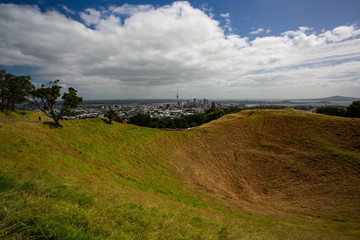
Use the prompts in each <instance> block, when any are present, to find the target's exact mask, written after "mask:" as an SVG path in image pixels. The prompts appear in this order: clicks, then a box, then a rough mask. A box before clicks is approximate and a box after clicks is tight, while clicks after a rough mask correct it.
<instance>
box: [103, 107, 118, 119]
mask: <svg viewBox="0 0 360 240" xmlns="http://www.w3.org/2000/svg"><path fill="white" fill-rule="evenodd" d="M104 116H105V117H106V118H108V119H109V123H111V121H112V120H114V119H115V118H116V117H117V114H116V112H115V111H114V110H113V109H112V108H109V110H108V111H107V112H106V113H105V115H104Z"/></svg>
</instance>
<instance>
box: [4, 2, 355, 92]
mask: <svg viewBox="0 0 360 240" xmlns="http://www.w3.org/2000/svg"><path fill="white" fill-rule="evenodd" d="M0 3H3V4H1V5H0V22H1V23H0V48H1V49H0V67H1V68H3V69H5V70H7V72H11V73H15V74H30V75H31V76H32V78H33V81H34V82H35V83H42V82H47V81H51V80H55V79H60V80H61V82H62V84H63V85H64V87H67V86H75V87H76V88H77V89H78V90H79V93H80V95H82V96H84V97H85V99H105V98H106V99H109V98H117V99H121V98H174V96H175V94H176V91H177V90H178V91H179V95H180V97H183V98H193V97H198V98H202V97H207V98H239V99H243V98H276V99H278V98H313V97H325V96H330V95H345V96H354V97H359V92H360V70H359V69H360V30H359V29H360V28H359V25H360V22H359V21H360V14H359V11H358V9H360V1H358V0H342V1H340V0H339V1H337V0H330V1H329V0H327V1H325V0H316V1H314V0H313V1H309V0H302V1H299V0H277V1H275V0H273V1H271V0H246V1H230V0H222V1H218V0H208V1H188V2H171V1H127V2H126V1H107V0H102V1H94V0H90V1H44V0H39V1H0Z"/></svg>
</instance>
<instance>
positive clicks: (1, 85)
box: [0, 70, 34, 111]
mask: <svg viewBox="0 0 360 240" xmlns="http://www.w3.org/2000/svg"><path fill="white" fill-rule="evenodd" d="M30 79H31V77H30V76H15V75H13V74H11V73H6V71H5V70H0V99H1V110H2V111H5V110H11V111H15V107H16V105H17V104H20V103H23V102H26V101H27V97H28V96H29V94H30V92H31V91H32V90H34V86H33V85H32V84H31V82H30Z"/></svg>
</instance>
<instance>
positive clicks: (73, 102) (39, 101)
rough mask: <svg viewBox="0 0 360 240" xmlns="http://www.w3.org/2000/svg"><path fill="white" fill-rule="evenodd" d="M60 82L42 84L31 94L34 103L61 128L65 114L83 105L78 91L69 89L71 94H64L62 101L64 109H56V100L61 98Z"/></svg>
mask: <svg viewBox="0 0 360 240" xmlns="http://www.w3.org/2000/svg"><path fill="white" fill-rule="evenodd" d="M58 83H59V80H56V81H54V82H52V81H51V82H49V83H48V84H46V85H44V84H42V85H41V87H40V88H38V89H36V90H34V91H32V92H31V97H32V103H33V104H34V105H35V106H36V107H38V108H39V109H40V111H42V112H43V113H45V114H46V116H48V117H50V118H52V119H53V120H54V123H55V126H56V127H60V126H61V125H60V123H59V121H60V119H61V118H62V116H64V114H65V113H68V112H70V109H71V108H76V107H77V106H78V105H79V103H82V101H83V99H82V97H78V96H77V95H76V93H77V91H76V90H75V89H74V88H72V87H69V90H68V91H69V92H68V93H64V94H63V96H62V99H63V100H64V102H63V104H62V107H61V108H60V110H59V109H56V108H55V106H54V105H55V104H56V100H57V99H58V98H59V97H60V89H61V86H59V85H58Z"/></svg>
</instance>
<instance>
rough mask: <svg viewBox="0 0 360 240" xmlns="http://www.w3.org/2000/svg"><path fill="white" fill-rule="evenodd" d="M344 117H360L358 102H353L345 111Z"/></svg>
mask: <svg viewBox="0 0 360 240" xmlns="http://www.w3.org/2000/svg"><path fill="white" fill-rule="evenodd" d="M345 116H346V117H356V118H358V117H360V101H353V102H352V104H350V106H348V108H347V109H346V113H345Z"/></svg>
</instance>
